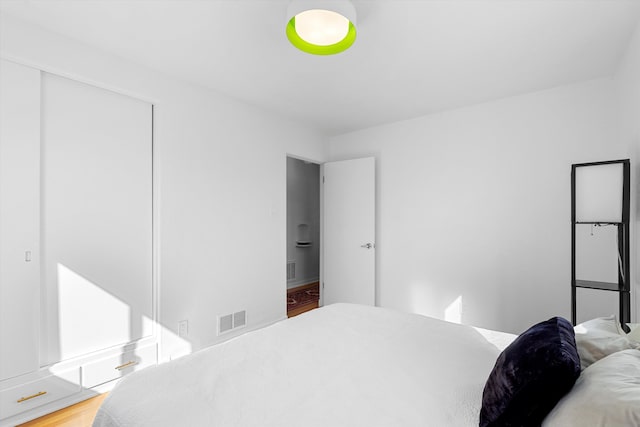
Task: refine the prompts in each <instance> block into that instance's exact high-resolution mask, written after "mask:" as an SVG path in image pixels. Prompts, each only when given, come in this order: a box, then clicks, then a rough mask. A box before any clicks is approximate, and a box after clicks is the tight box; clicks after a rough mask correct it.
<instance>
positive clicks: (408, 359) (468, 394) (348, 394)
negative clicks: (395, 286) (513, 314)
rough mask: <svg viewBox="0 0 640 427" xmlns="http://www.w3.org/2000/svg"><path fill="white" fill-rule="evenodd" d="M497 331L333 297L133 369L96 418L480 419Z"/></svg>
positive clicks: (155, 422) (188, 422) (448, 422)
mask: <svg viewBox="0 0 640 427" xmlns="http://www.w3.org/2000/svg"><path fill="white" fill-rule="evenodd" d="M486 337H489V338H486ZM495 337H496V335H495V334H486V333H483V331H479V330H478V329H474V328H471V327H468V326H462V325H457V324H453V323H447V322H443V321H440V320H436V319H432V318H427V317H424V316H420V315H413V314H405V313H400V312H396V311H392V310H388V309H382V308H375V307H368V306H358V305H351V304H335V305H330V306H327V307H324V308H321V309H318V310H313V311H312V312H309V313H306V314H303V315H300V316H297V317H294V318H292V319H288V320H285V321H282V322H280V323H277V324H274V325H272V326H270V327H267V328H264V329H261V330H258V331H254V332H250V333H247V334H245V335H242V336H240V337H238V338H235V339H233V340H230V341H228V342H225V343H222V344H219V345H215V346H213V347H210V348H207V349H204V350H201V351H199V352H197V353H194V354H193V355H191V356H187V357H184V358H182V359H178V360H176V361H173V362H170V363H166V364H162V365H159V366H156V367H152V368H147V369H144V370H142V371H140V372H137V373H134V374H131V375H130V376H128V377H125V378H124V379H123V380H121V382H120V383H119V384H118V385H117V386H116V388H115V389H114V390H113V391H112V392H111V394H110V395H109V397H108V398H107V399H106V400H105V402H104V404H103V406H102V408H101V409H100V411H99V412H98V415H97V417H96V420H95V422H94V426H95V427H111V426H120V427H123V426H153V427H162V426H167V427H177V426H224V427H227V426H229V427H230V426H251V427H254V426H278V427H286V426H295V427H300V426H310V427H313V426H323V427H340V426H345V427H346V426H349V427H354V426H366V427H375V426H384V427H388V426H434V427H443V426H477V425H478V419H479V418H478V417H479V411H480V406H481V399H482V390H483V387H484V383H485V381H486V379H487V377H488V376H489V373H490V372H491V369H492V368H493V365H494V363H495V360H496V358H497V356H498V354H499V352H500V350H501V349H500V348H498V347H499V346H496V345H494V344H492V343H491V342H490V341H493V338H495ZM497 337H498V338H499V339H500V340H501V341H502V342H503V343H504V342H508V341H509V340H510V339H512V338H513V336H511V335H504V336H500V335H498V336H497ZM505 338H506V341H505Z"/></svg>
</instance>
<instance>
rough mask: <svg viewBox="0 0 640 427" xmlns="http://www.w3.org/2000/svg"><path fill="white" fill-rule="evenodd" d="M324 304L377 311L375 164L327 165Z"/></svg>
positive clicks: (366, 161)
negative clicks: (371, 307)
mask: <svg viewBox="0 0 640 427" xmlns="http://www.w3.org/2000/svg"><path fill="white" fill-rule="evenodd" d="M323 180H324V181H323V191H324V209H323V210H324V212H323V213H324V228H323V230H324V232H323V233H324V244H323V260H324V269H323V270H324V275H323V303H324V305H327V304H333V303H336V302H349V303H357V304H367V305H375V159H374V158H373V157H367V158H363V159H355V160H344V161H338V162H328V163H325V164H324V165H323Z"/></svg>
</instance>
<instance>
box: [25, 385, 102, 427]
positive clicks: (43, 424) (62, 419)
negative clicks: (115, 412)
mask: <svg viewBox="0 0 640 427" xmlns="http://www.w3.org/2000/svg"><path fill="white" fill-rule="evenodd" d="M105 397H107V393H104V394H101V395H99V396H96V397H92V398H91V399H88V400H85V401H82V402H80V403H76V404H75V405H71V406H69V407H68V408H63V409H60V410H59V411H56V412H53V413H51V414H48V415H45V416H43V417H40V418H36V419H35V420H33V421H29V422H27V423H24V424H20V425H19V426H18V427H53V426H55V427H91V424H92V423H93V419H94V418H95V416H96V413H97V412H98V408H99V407H100V405H101V404H102V401H103V400H104V398H105Z"/></svg>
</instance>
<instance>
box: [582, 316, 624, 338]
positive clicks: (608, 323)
mask: <svg viewBox="0 0 640 427" xmlns="http://www.w3.org/2000/svg"><path fill="white" fill-rule="evenodd" d="M575 330H576V332H578V330H580V331H593V330H598V331H604V332H610V333H612V334H618V335H624V334H625V332H624V330H623V329H622V326H620V322H618V319H617V318H616V315H615V314H612V315H611V316H607V317H597V318H595V319H591V320H587V321H586V322H582V323H580V324H579V325H577V326H576V327H575Z"/></svg>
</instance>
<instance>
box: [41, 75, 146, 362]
mask: <svg viewBox="0 0 640 427" xmlns="http://www.w3.org/2000/svg"><path fill="white" fill-rule="evenodd" d="M151 128H152V106H151V104H149V103H146V102H143V101H140V100H137V99H134V98H130V97H127V96H124V95H121V94H117V93H114V92H110V91H107V90H104V89H100V88H97V87H94V86H91V85H87V84H83V83H79V82H76V81H74V80H69V79H66V78H62V77H58V76H54V75H51V74H46V73H44V74H43V79H42V177H43V179H42V185H43V187H42V194H43V198H42V237H43V239H42V244H43V257H44V259H43V262H44V264H43V268H44V273H43V285H44V286H43V287H44V307H45V313H44V316H43V329H44V330H45V333H44V334H43V341H44V342H43V344H44V345H43V348H44V349H45V351H44V352H43V355H42V358H41V359H42V360H41V363H42V364H46V363H53V362H57V361H60V360H65V359H68V358H71V357H74V356H78V355H82V354H86V353H89V352H92V351H96V350H100V349H104V348H108V347H112V346H116V345H121V344H124V343H127V342H130V341H132V340H136V339H139V338H142V337H144V336H147V335H150V334H151V323H152V322H151V320H150V319H152V310H153V298H152V297H153V296H152V130H151Z"/></svg>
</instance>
